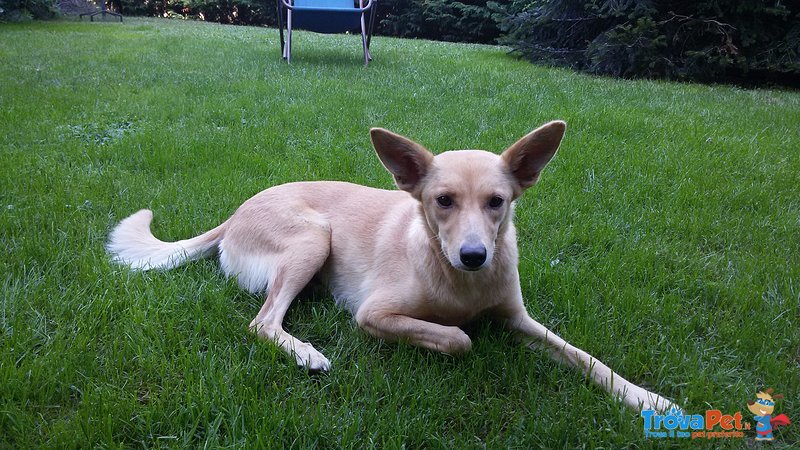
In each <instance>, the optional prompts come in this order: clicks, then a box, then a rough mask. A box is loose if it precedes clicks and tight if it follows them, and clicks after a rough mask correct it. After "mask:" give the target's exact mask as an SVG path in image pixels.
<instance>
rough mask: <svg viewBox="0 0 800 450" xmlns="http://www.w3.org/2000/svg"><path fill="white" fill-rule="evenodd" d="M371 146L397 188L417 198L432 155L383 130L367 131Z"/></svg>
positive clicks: (431, 161) (410, 142) (414, 143)
mask: <svg viewBox="0 0 800 450" xmlns="http://www.w3.org/2000/svg"><path fill="white" fill-rule="evenodd" d="M369 136H370V138H371V139H372V145H373V147H375V151H376V152H377V153H378V158H380V160H381V163H383V166H384V167H386V170H388V171H389V172H390V173H391V174H392V176H394V181H395V183H397V187H399V188H400V189H402V190H404V191H406V192H410V193H411V194H412V195H414V196H417V194H418V193H417V192H416V190H417V187H418V186H419V182H420V180H422V179H423V178H425V175H427V173H428V169H429V168H430V166H431V164H432V163H433V154H432V153H431V152H429V151H428V150H426V149H425V147H423V146H421V145H419V144H417V143H416V142H414V141H412V140H411V139H408V138H405V137H403V136H400V135H399V134H395V133H392V132H391V131H389V130H384V129H383V128H372V129H371V130H369Z"/></svg>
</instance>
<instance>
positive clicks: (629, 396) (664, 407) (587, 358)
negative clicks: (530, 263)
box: [506, 311, 675, 412]
mask: <svg viewBox="0 0 800 450" xmlns="http://www.w3.org/2000/svg"><path fill="white" fill-rule="evenodd" d="M506 325H507V326H508V327H509V328H510V329H512V330H514V331H517V332H519V333H520V334H522V336H523V337H524V338H527V339H528V340H529V341H530V342H529V345H530V346H531V347H532V348H533V347H540V348H544V349H545V350H547V351H548V352H549V353H550V356H552V357H553V359H555V360H556V361H558V362H561V363H565V364H567V365H570V366H572V367H575V368H577V369H579V370H581V371H582V372H583V373H584V375H585V376H586V377H588V378H591V379H592V381H594V382H595V383H596V384H597V385H599V386H601V387H602V388H603V389H605V390H606V391H608V392H609V393H610V394H611V395H613V396H616V397H618V398H619V399H621V400H622V402H623V403H624V404H625V405H626V406H628V407H630V408H632V409H634V410H637V411H641V410H643V409H652V410H656V411H659V412H664V411H669V410H670V409H671V408H673V407H675V404H673V403H672V402H671V401H669V400H667V399H666V398H664V397H662V396H660V395H658V394H656V393H654V392H650V391H648V390H646V389H644V388H642V387H639V386H637V385H635V384H633V383H631V382H630V381H628V380H626V379H625V378H622V377H621V376H620V375H619V374H617V373H616V372H614V371H612V370H611V369H610V368H609V367H608V366H606V365H605V364H603V363H602V362H600V361H599V360H598V359H597V358H595V357H593V356H592V355H590V354H588V353H586V352H585V351H583V350H581V349H579V348H577V347H574V346H572V345H570V344H569V343H568V342H567V341H565V340H564V339H561V338H560V337H559V336H558V335H556V334H555V333H553V332H552V331H550V330H549V329H547V327H545V326H544V325H542V324H540V323H539V322H537V321H535V320H533V319H532V318H531V317H530V316H529V315H528V314H527V312H522V311H520V312H519V313H518V314H516V315H515V316H512V317H511V318H510V319H506ZM531 338H532V339H533V340H532V341H531V340H530V339H531Z"/></svg>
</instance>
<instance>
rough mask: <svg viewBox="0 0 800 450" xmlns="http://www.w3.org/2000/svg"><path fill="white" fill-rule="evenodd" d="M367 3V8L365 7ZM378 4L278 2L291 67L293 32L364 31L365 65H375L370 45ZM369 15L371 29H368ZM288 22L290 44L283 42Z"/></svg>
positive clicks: (338, 0)
mask: <svg viewBox="0 0 800 450" xmlns="http://www.w3.org/2000/svg"><path fill="white" fill-rule="evenodd" d="M365 1H366V4H365ZM377 1H378V0H357V2H358V6H356V0H277V3H278V28H279V29H280V35H281V52H282V54H283V58H284V59H285V60H286V62H287V63H291V62H292V29H293V28H298V29H303V30H308V31H314V32H316V33H342V32H345V31H353V30H357V29H359V28H360V29H361V42H362V44H363V46H364V65H367V64H369V62H370V61H372V55H371V54H370V53H369V43H370V40H371V38H372V26H373V24H374V23H375V6H374V5H375V3H376V2H377ZM367 15H369V28H367V17H366V16H367ZM284 17H285V18H286V41H285V42H284V40H283V19H284Z"/></svg>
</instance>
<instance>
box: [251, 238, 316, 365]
mask: <svg viewBox="0 0 800 450" xmlns="http://www.w3.org/2000/svg"><path fill="white" fill-rule="evenodd" d="M292 241H294V244H293V245H288V246H287V247H286V250H285V251H283V252H281V253H279V254H276V255H274V256H272V257H271V258H270V260H271V261H272V262H273V264H274V266H273V270H272V276H271V278H270V281H269V293H268V294H267V298H266V301H265V302H264V305H263V306H262V307H261V310H260V311H259V312H258V315H256V317H255V318H254V319H253V321H252V322H250V329H251V330H252V331H254V332H255V333H257V334H258V335H259V336H260V337H262V338H265V339H269V340H272V341H275V343H277V344H278V345H279V346H280V347H281V348H282V349H283V350H284V351H286V352H287V353H289V354H290V355H292V356H294V358H295V360H296V361H297V364H298V365H299V366H301V367H303V368H305V369H307V370H309V371H312V372H318V371H327V370H329V369H330V367H331V363H330V361H328V359H327V358H326V357H325V356H324V355H323V354H322V353H320V352H318V351H317V350H316V349H315V348H314V347H313V346H312V345H311V344H309V343H307V342H302V341H300V340H299V339H297V338H295V337H294V336H292V335H291V334H289V333H287V332H286V331H285V330H284V329H283V318H284V316H285V315H286V311H288V309H289V306H290V305H291V304H292V301H294V299H295V297H297V295H298V294H299V293H300V291H302V290H303V288H304V287H305V286H306V285H307V284H308V283H309V281H311V279H312V278H313V277H314V275H315V274H316V273H317V272H318V271H319V270H320V268H321V267H322V266H323V264H324V263H325V260H326V259H327V258H328V254H329V252H330V233H329V232H324V231H321V230H313V231H308V232H304V233H302V234H300V235H295V236H293V237H292Z"/></svg>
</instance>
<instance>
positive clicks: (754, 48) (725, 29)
mask: <svg viewBox="0 0 800 450" xmlns="http://www.w3.org/2000/svg"><path fill="white" fill-rule="evenodd" d="M55 3H56V0H0V10H2V11H0V20H3V19H5V20H13V21H19V20H26V19H31V18H36V19H47V18H51V17H54V16H55V7H54V5H55ZM110 3H113V6H114V8H115V9H116V10H120V11H122V12H123V13H124V14H126V15H138V16H159V17H179V18H187V19H199V20H206V21H213V22H220V23H226V24H237V25H267V26H275V25H276V24H277V16H276V11H275V2H274V1H273V0H110ZM377 21H378V22H377V23H376V27H375V32H376V33H377V34H381V35H387V36H397V37H404V38H423V39H432V40H444V41H453V42H477V43H502V44H506V45H508V46H510V47H511V48H512V49H513V51H514V52H516V53H518V54H519V55H520V56H522V57H524V58H526V59H529V60H531V61H535V62H543V63H546V64H551V65H555V66H563V67H570V68H573V69H577V70H583V71H586V72H590V73H594V74H602V75H611V76H616V77H626V78H631V77H645V78H669V79H678V80H694V81H703V82H709V81H715V82H719V81H732V82H736V83H744V84H749V85H752V84H760V83H764V82H767V83H777V84H783V85H792V86H800V2H797V1H793V2H786V1H784V0H759V1H748V2H730V1H719V0H704V1H697V2H695V1H688V0H678V1H664V0H641V1H639V0H512V1H504V2H499V1H487V0H464V1H446V0H379V2H378V17H377Z"/></svg>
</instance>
